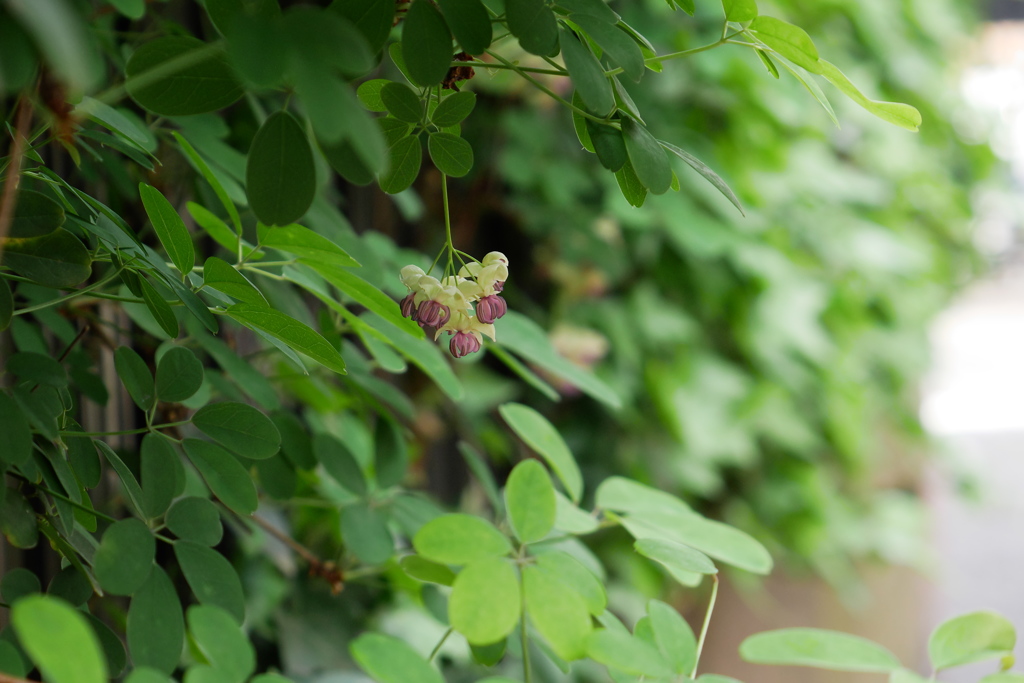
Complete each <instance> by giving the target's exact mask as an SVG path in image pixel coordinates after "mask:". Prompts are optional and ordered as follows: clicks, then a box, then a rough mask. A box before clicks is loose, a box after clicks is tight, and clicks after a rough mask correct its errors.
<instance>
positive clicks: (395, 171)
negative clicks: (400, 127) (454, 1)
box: [378, 0, 426, 194]
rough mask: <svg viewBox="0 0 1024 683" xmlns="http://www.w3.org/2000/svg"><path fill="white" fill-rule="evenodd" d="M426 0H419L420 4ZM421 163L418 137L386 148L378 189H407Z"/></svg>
mask: <svg viewBox="0 0 1024 683" xmlns="http://www.w3.org/2000/svg"><path fill="white" fill-rule="evenodd" d="M425 1H426V0H419V2H417V3H416V4H422V3H424V2H425ZM422 164H423V147H422V146H421V145H420V141H419V138H417V137H415V136H406V137H404V138H400V139H399V140H398V141H397V142H395V143H394V144H393V145H391V146H390V147H389V148H388V167H387V172H386V173H383V174H382V175H381V176H380V178H379V180H378V182H379V184H380V189H381V190H383V191H384V192H387V193H388V194H398V193H399V192H401V191H402V190H405V189H408V187H409V186H410V185H412V184H413V182H414V181H415V180H416V177H417V176H418V175H419V174H420V166H421V165H422Z"/></svg>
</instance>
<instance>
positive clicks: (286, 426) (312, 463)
mask: <svg viewBox="0 0 1024 683" xmlns="http://www.w3.org/2000/svg"><path fill="white" fill-rule="evenodd" d="M270 420H271V421H272V422H273V423H274V426H275V427H277V430H278V432H280V434H281V451H282V452H283V453H284V454H285V456H287V458H288V459H289V460H291V461H292V464H293V465H295V467H296V468H298V469H300V470H311V469H313V468H314V467H316V457H315V456H314V455H313V442H312V439H310V436H309V433H308V432H307V431H306V427H305V425H303V424H302V422H301V421H300V420H299V418H297V417H295V415H293V414H292V413H289V412H285V411H280V410H279V411H275V412H274V413H271V415H270Z"/></svg>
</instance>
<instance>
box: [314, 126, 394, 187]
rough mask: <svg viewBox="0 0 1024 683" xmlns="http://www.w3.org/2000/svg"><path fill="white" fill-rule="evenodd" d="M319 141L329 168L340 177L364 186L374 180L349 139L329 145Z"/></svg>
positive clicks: (371, 172)
mask: <svg viewBox="0 0 1024 683" xmlns="http://www.w3.org/2000/svg"><path fill="white" fill-rule="evenodd" d="M382 120H383V119H382ZM403 125H404V124H403ZM319 143H320V151H321V152H323V155H324V157H325V158H326V159H327V163H329V164H330V165H331V168H333V169H334V170H335V171H337V172H338V173H339V174H340V175H341V177H342V178H344V179H345V180H347V181H349V182H350V183H352V184H353V185H359V186H361V187H365V186H366V185H369V184H371V183H372V182H373V181H374V178H375V176H374V174H373V171H371V170H370V169H369V167H367V165H366V164H365V163H363V160H362V159H361V158H360V156H359V154H358V153H357V152H356V148H355V147H354V146H353V145H352V142H351V141H350V140H342V141H341V142H339V143H334V144H331V145H328V144H325V143H324V141H323V140H319Z"/></svg>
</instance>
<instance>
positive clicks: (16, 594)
mask: <svg viewBox="0 0 1024 683" xmlns="http://www.w3.org/2000/svg"><path fill="white" fill-rule="evenodd" d="M42 590H43V587H42V584H41V583H39V577H37V576H36V575H35V574H33V573H32V572H30V571H29V570H27V569H25V568H24V567H15V568H14V569H10V570H8V571H7V573H6V574H4V577H3V580H2V581H0V595H2V596H3V599H4V602H6V603H7V604H8V605H12V604H14V603H15V602H16V601H18V600H20V599H21V598H23V597H25V596H26V595H32V594H33V593H41V592H42Z"/></svg>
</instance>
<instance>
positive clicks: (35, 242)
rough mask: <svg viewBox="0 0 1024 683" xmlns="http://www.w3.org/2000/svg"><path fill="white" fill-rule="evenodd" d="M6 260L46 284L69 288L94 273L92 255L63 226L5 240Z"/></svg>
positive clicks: (13, 266) (18, 270) (24, 274)
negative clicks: (37, 233) (45, 232)
mask: <svg viewBox="0 0 1024 683" xmlns="http://www.w3.org/2000/svg"><path fill="white" fill-rule="evenodd" d="M3 264H4V265H5V266H7V267H8V268H10V269H11V270H13V271H14V272H15V273H17V274H18V275H21V276H22V277H25V278H28V279H29V280H32V281H33V282H36V283H38V284H40V285H43V286H44V287H54V288H58V289H67V288H69V287H73V286H74V285H77V284H79V283H81V282H84V281H85V280H87V279H88V278H89V276H90V275H91V274H92V258H91V257H90V256H89V252H88V250H87V249H86V248H85V245H84V244H82V242H81V241H80V240H79V239H78V238H77V237H75V236H74V235H72V234H71V233H70V232H68V231H67V230H65V229H64V228H59V229H57V230H54V231H53V232H51V233H50V234H49V235H43V236H42V237H32V238H27V239H15V238H8V239H7V240H5V241H4V249H3Z"/></svg>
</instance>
